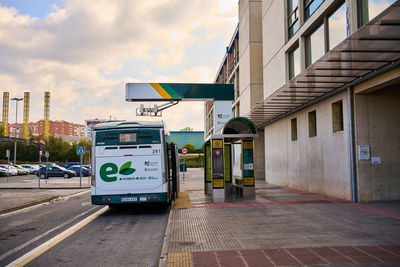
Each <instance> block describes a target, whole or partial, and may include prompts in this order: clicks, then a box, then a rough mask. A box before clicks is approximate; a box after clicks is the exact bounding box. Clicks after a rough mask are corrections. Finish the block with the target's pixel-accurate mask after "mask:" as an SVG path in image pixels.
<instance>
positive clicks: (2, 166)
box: [0, 164, 18, 175]
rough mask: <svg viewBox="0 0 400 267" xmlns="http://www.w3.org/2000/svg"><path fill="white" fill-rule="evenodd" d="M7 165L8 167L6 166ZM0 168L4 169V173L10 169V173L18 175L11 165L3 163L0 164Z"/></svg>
mask: <svg viewBox="0 0 400 267" xmlns="http://www.w3.org/2000/svg"><path fill="white" fill-rule="evenodd" d="M8 167H9V168H8ZM0 168H2V169H4V170H6V173H7V172H8V170H9V171H10V175H18V171H17V170H16V169H15V168H14V167H13V166H11V165H10V166H7V165H4V164H1V165H0Z"/></svg>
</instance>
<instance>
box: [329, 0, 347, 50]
mask: <svg viewBox="0 0 400 267" xmlns="http://www.w3.org/2000/svg"><path fill="white" fill-rule="evenodd" d="M348 29H349V26H348V20H347V5H346V4H345V3H344V2H343V4H342V5H341V6H340V7H339V8H338V9H336V11H335V12H333V13H332V15H331V16H329V18H328V49H329V50H330V49H332V48H334V47H335V46H337V45H338V44H339V43H340V42H342V41H343V40H344V39H346V38H347V37H348V34H349V31H348Z"/></svg>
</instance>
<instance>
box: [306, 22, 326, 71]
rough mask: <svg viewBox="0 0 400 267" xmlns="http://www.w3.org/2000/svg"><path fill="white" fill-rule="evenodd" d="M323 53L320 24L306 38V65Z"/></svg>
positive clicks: (323, 42)
mask: <svg viewBox="0 0 400 267" xmlns="http://www.w3.org/2000/svg"><path fill="white" fill-rule="evenodd" d="M324 54H325V36H324V25H323V24H321V25H320V26H319V27H317V28H316V29H315V30H314V32H313V33H311V34H310V35H309V36H307V38H306V67H308V66H310V65H311V64H312V63H314V62H315V61H316V60H317V59H319V58H320V57H322V56H323V55H324Z"/></svg>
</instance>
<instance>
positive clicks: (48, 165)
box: [39, 162, 58, 168]
mask: <svg viewBox="0 0 400 267" xmlns="http://www.w3.org/2000/svg"><path fill="white" fill-rule="evenodd" d="M52 166H58V165H57V164H55V163H53V162H43V163H40V164H39V167H40V168H41V167H52Z"/></svg>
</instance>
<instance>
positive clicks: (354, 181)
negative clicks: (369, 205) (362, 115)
mask: <svg viewBox="0 0 400 267" xmlns="http://www.w3.org/2000/svg"><path fill="white" fill-rule="evenodd" d="M353 93H354V92H353V88H352V87H348V88H347V103H348V120H349V123H348V125H349V152H350V184H351V201H352V202H357V201H358V199H357V169H356V153H355V132H354V97H353Z"/></svg>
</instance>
